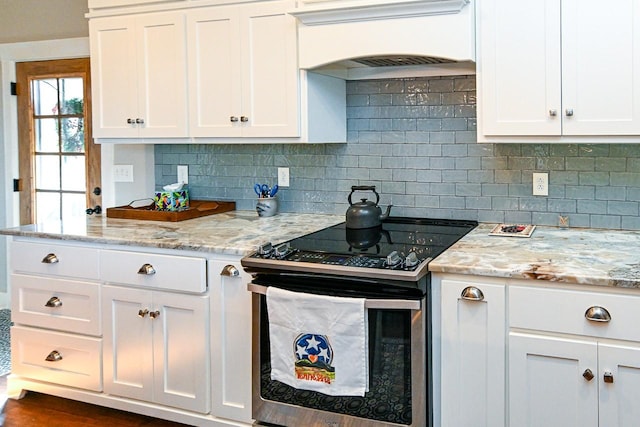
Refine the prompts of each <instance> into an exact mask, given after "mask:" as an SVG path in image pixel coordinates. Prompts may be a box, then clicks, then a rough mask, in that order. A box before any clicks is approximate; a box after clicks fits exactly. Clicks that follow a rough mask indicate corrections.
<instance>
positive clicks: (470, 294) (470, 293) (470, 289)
mask: <svg viewBox="0 0 640 427" xmlns="http://www.w3.org/2000/svg"><path fill="white" fill-rule="evenodd" d="M460 298H462V299H464V300H467V301H482V300H484V294H483V293H482V291H481V290H480V289H478V288H476V287H475V286H467V287H466V288H464V289H463V290H462V293H461V294H460Z"/></svg>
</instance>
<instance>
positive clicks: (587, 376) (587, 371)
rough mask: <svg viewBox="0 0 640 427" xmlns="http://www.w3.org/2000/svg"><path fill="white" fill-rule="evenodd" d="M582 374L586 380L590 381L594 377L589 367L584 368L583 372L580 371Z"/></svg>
mask: <svg viewBox="0 0 640 427" xmlns="http://www.w3.org/2000/svg"><path fill="white" fill-rule="evenodd" d="M582 376H583V377H584V379H585V380H587V381H591V380H592V379H593V378H594V377H595V375H593V372H592V371H591V369H589V368H587V369H585V370H584V372H583V373H582Z"/></svg>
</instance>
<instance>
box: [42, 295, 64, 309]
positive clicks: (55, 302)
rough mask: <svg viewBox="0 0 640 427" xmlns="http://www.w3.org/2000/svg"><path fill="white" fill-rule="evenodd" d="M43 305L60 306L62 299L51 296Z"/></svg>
mask: <svg viewBox="0 0 640 427" xmlns="http://www.w3.org/2000/svg"><path fill="white" fill-rule="evenodd" d="M44 306H45V307H54V308H55V307H61V306H62V301H61V300H60V298H58V297H51V298H49V301H47V302H46V303H45V304H44Z"/></svg>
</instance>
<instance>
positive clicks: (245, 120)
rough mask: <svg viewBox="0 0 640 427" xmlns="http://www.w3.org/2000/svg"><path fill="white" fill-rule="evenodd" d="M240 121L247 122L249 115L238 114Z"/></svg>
mask: <svg viewBox="0 0 640 427" xmlns="http://www.w3.org/2000/svg"><path fill="white" fill-rule="evenodd" d="M240 121H241V122H242V123H246V122H248V121H249V117H247V116H240Z"/></svg>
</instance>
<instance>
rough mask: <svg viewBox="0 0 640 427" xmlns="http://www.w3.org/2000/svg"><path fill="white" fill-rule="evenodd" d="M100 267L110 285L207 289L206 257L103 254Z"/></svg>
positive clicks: (108, 252)
mask: <svg viewBox="0 0 640 427" xmlns="http://www.w3.org/2000/svg"><path fill="white" fill-rule="evenodd" d="M147 266H148V267H147ZM100 268H101V271H102V278H103V280H104V281H105V282H108V283H120V284H126V285H133V286H142V287H146V288H155V289H169V290H177V291H183V292H196V293H202V292H205V291H206V290H207V264H206V260H205V259H204V258H196V257H187V256H177V255H159V254H150V253H149V254H148V253H144V252H126V251H102V252H101V254H100ZM145 268H146V269H147V273H146V274H145Z"/></svg>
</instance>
